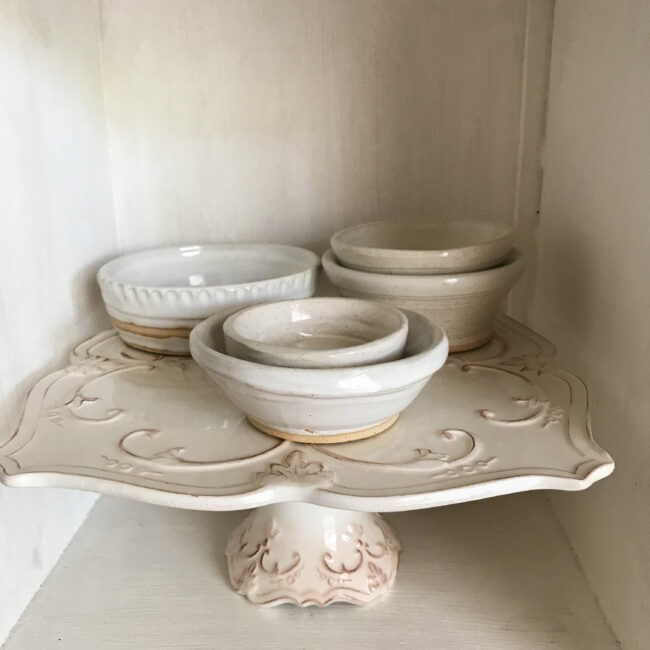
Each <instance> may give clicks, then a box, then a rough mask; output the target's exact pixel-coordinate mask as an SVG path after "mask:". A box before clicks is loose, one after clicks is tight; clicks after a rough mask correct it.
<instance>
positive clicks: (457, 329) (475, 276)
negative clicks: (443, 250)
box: [323, 249, 524, 352]
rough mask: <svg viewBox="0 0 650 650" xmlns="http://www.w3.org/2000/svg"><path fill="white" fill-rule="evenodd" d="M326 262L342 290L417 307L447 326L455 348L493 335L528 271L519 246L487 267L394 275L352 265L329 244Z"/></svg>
mask: <svg viewBox="0 0 650 650" xmlns="http://www.w3.org/2000/svg"><path fill="white" fill-rule="evenodd" d="M323 268H324V269H325V273H326V274H327V277H328V278H329V279H330V280H331V281H332V283H333V284H334V285H335V286H336V287H337V288H338V290H339V293H340V294H341V295H343V296H348V297H351V298H366V299H369V300H377V301H379V302H384V303H387V304H389V305H392V306H393V307H398V308H399V309H413V310H414V311H417V312H418V313H420V314H423V315H424V316H426V317H427V318H429V319H431V320H432V321H434V322H436V323H438V324H439V325H440V326H441V327H443V328H444V330H445V332H446V333H447V336H448V337H449V347H450V352H461V351H463V350H472V349H473V348H477V347H480V346H481V345H484V344H485V343H487V342H488V341H489V340H490V339H491V338H492V335H493V331H494V320H495V318H496V315H497V311H498V309H499V305H500V304H501V302H502V300H503V298H505V296H506V294H507V293H508V291H509V290H510V288H511V287H512V285H513V284H514V283H515V281H516V280H517V279H518V278H519V276H520V275H521V274H522V272H523V269H524V261H523V258H522V255H521V253H520V252H519V251H518V250H517V249H514V250H513V252H512V253H511V255H510V257H509V258H508V259H507V260H506V261H505V262H504V263H503V264H501V266H497V267H495V268H492V269H487V270H485V271H474V272H473V273H456V274H453V275H417V276H416V275H391V274H388V273H366V272H365V271H356V270H354V269H348V268H346V267H345V266H343V265H341V264H339V262H338V261H337V260H336V257H335V256H334V253H332V251H331V250H329V251H327V252H326V253H325V255H323Z"/></svg>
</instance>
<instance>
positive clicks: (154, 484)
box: [0, 317, 614, 606]
mask: <svg viewBox="0 0 650 650" xmlns="http://www.w3.org/2000/svg"><path fill="white" fill-rule="evenodd" d="M553 355H554V350H553V347H552V346H551V345H550V344H549V343H548V342H547V341H546V340H545V339H543V338H542V337H540V336H539V335H537V334H535V333H534V332H532V331H531V330H529V329H527V328H525V327H524V326H523V325H521V324H519V323H517V322H516V321H514V320H512V319H509V318H507V317H501V318H500V320H499V322H498V324H497V330H496V336H495V338H494V339H493V340H492V341H491V342H490V343H488V344H487V345H485V346H483V347H482V348H479V349H477V350H473V351H471V352H465V353H460V354H455V355H452V356H450V358H449V359H448V361H447V363H446V365H445V366H444V368H443V369H441V370H440V371H439V372H438V373H437V374H436V375H434V377H433V378H432V380H431V381H430V382H429V384H428V385H427V386H426V388H425V389H424V391H423V392H422V393H421V395H420V396H419V397H418V398H417V400H416V401H415V402H414V403H413V404H412V405H411V406H410V407H409V408H408V409H407V410H406V411H405V412H404V413H402V415H401V416H400V418H399V420H398V421H397V422H396V423H395V424H394V425H393V426H392V427H391V428H390V429H388V430H387V431H385V432H384V433H382V434H380V435H378V436H376V437H374V438H369V439H366V440H361V441H358V442H349V443H343V444H338V445H306V444H299V443H293V442H289V441H282V440H278V439H277V438H273V437H270V436H267V435H265V434H263V433H261V432H259V431H257V430H256V429H254V428H253V427H252V426H251V425H250V424H249V423H248V422H247V420H246V418H245V416H244V415H243V413H242V412H241V411H240V410H239V409H237V408H236V407H235V406H234V405H232V404H231V403H230V402H229V401H228V400H227V399H226V398H225V396H224V395H223V394H222V393H221V392H220V390H219V389H218V388H217V387H216V385H215V384H213V383H212V382H211V381H210V380H209V379H208V378H207V377H206V376H205V375H204V374H203V371H202V370H201V369H200V368H199V367H198V366H197V365H196V364H195V363H194V361H193V360H192V359H190V358H181V357H164V356H156V355H154V354H149V353H146V352H139V351H137V350H134V349H131V348H128V347H126V346H125V345H124V344H123V343H122V342H121V340H120V339H119V338H118V336H117V334H116V332H115V331H114V330H109V331H106V332H102V333H100V334H97V335H96V336H94V337H92V338H91V339H89V340H87V341H85V342H84V343H82V344H81V345H79V346H78V347H77V348H76V349H75V350H74V351H73V353H72V358H71V365H69V366H68V367H67V368H64V369H62V370H60V371H58V372H55V373H52V374H50V375H48V376H46V377H44V378H43V379H41V380H40V381H39V382H38V383H37V384H36V386H35V387H34V388H33V389H32V391H31V393H30V394H29V396H28V398H27V402H26V405H25V409H24V412H23V415H22V418H21V421H20V423H19V425H18V428H17V430H16V432H15V433H14V435H13V436H12V437H11V438H10V439H9V441H8V442H7V443H5V444H4V445H3V446H2V447H0V479H1V480H2V482H3V483H5V484H6V485H10V486H41V487H42V486H55V487H68V488H77V489H83V490H91V491H96V492H101V493H104V494H110V495H115V496H122V497H127V498H131V499H138V500H141V501H146V502H149V503H154V504H159V505H166V506H171V507H177V508H190V509H197V510H241V509H249V508H257V509H256V510H254V511H253V512H252V514H250V515H249V516H248V517H247V518H246V519H245V520H244V522H243V523H242V524H241V525H240V526H239V527H238V528H237V529H235V531H233V533H232V534H231V536H230V539H229V541H228V544H227V548H226V555H227V558H228V567H229V572H230V579H231V583H232V585H233V587H234V588H235V589H236V590H237V591H239V592H240V593H242V594H244V595H246V596H247V597H248V598H249V599H250V600H251V601H252V602H254V603H257V604H263V605H273V604H278V603H283V602H291V603H294V604H296V605H301V606H303V605H311V604H316V605H327V604H329V603H331V602H335V601H346V602H352V603H357V604H367V603H370V602H372V601H374V600H375V599H376V598H378V597H379V596H381V595H383V594H384V593H386V592H387V591H388V590H390V588H391V586H392V585H393V582H394V580H395V577H396V574H397V569H398V564H399V553H400V545H399V542H398V540H397V537H396V536H395V533H394V532H393V531H392V530H391V528H390V527H389V526H388V524H387V523H386V522H385V521H384V520H383V518H382V517H381V516H380V515H379V514H377V513H378V512H389V511H402V510H414V509H419V508H429V507H434V506H443V505H449V504H453V503H461V502H464V501H471V500H475V499H484V498H488V497H493V496H497V495H502V494H509V493H512V492H521V491H525V490H534V489H558V490H581V489H584V488H587V487H589V486H590V485H592V484H593V483H594V482H596V481H598V480H600V479H602V478H604V477H606V476H607V475H609V474H610V473H611V472H612V471H613V469H614V463H613V461H612V459H611V457H610V456H609V455H608V454H607V453H606V452H605V451H603V450H602V449H600V447H598V445H596V443H595V442H594V441H593V439H592V437H591V432H590V428H589V417H588V398H587V392H586V389H585V386H584V384H583V383H582V381H581V380H580V379H578V378H577V377H575V376H574V375H572V374H570V373H569V372H567V371H566V370H563V369H562V368H560V367H558V366H557V365H556V364H554V363H553V360H552V358H553Z"/></svg>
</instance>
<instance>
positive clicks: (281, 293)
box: [97, 244, 319, 354]
mask: <svg viewBox="0 0 650 650" xmlns="http://www.w3.org/2000/svg"><path fill="white" fill-rule="evenodd" d="M318 267H319V260H318V257H317V256H316V254H315V253H312V252H311V251H308V250H305V249H304V248H296V247H295V246H279V245H271V244H206V245H202V246H175V247H171V248H158V249H154V250H147V251H141V252H138V253H130V254H128V255H123V256H122V257H118V258H116V259H114V260H112V261H110V262H108V263H107V264H104V266H102V267H101V269H99V272H98V273H97V281H98V282H99V286H100V288H101V292H102V298H103V299H104V303H105V305H106V309H107V311H108V313H109V315H110V317H111V320H112V321H113V325H114V326H115V327H116V328H117V330H118V333H119V334H120V336H121V337H122V339H123V340H124V342H125V343H127V344H128V345H131V346H133V347H136V348H140V349H143V350H147V351H150V352H159V353H163V354H189V343H188V338H189V335H190V331H191V330H192V328H193V327H194V326H195V325H196V324H197V323H200V322H201V321H202V320H204V319H205V318H207V317H208V316H211V315H212V314H214V313H215V312H217V311H219V310H220V309H223V308H226V307H230V306H232V305H242V306H243V305H247V304H251V303H256V302H267V301H271V300H286V299H289V298H306V297H308V296H311V295H313V293H314V290H315V288H316V276H317V271H318Z"/></svg>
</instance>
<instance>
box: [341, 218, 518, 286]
mask: <svg viewBox="0 0 650 650" xmlns="http://www.w3.org/2000/svg"><path fill="white" fill-rule="evenodd" d="M514 236H515V234H514V230H513V229H512V227H511V226H508V225H506V224H502V223H491V222H485V221H466V220H462V221H438V222H436V221H396V220H391V221H374V222H372V223H365V224H361V225H360V226H352V227H350V228H345V229H344V230H340V231H339V232H337V233H336V234H335V235H334V236H333V237H332V239H331V245H332V249H333V250H334V253H335V255H336V257H337V258H338V260H339V261H340V262H341V264H342V265H343V266H347V267H348V268H351V269H357V270H360V271H369V272H371V273H375V272H376V273H396V274H400V275H433V274H437V273H461V272H463V273H464V272H467V271H476V270H480V269H486V268H489V267H491V266H495V265H497V264H499V263H500V262H503V260H505V259H506V257H507V256H508V254H509V253H510V251H511V249H512V246H513V243H514Z"/></svg>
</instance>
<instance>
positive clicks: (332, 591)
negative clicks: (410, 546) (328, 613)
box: [226, 506, 401, 606]
mask: <svg viewBox="0 0 650 650" xmlns="http://www.w3.org/2000/svg"><path fill="white" fill-rule="evenodd" d="M289 507H290V506H289ZM350 514H351V513H345V514H342V515H341V516H343V517H346V518H349V516H350ZM294 516H295V517H300V516H301V515H300V513H296V514H295V515H294ZM331 516H333V517H334V518H336V517H337V516H338V515H337V514H334V513H333V514H332V515H331ZM267 517H268V518H267ZM297 521H300V519H298V520H297ZM320 525H321V524H320V523H318V522H316V521H311V520H309V521H308V522H305V524H304V527H305V530H304V531H302V530H301V527H300V526H298V528H297V529H293V530H292V532H291V533H289V532H288V531H286V530H283V529H282V527H283V524H282V523H278V521H276V519H275V517H274V516H268V515H265V514H264V511H263V510H262V511H256V512H254V513H252V514H251V515H249V516H248V517H247V518H246V519H245V520H244V522H243V523H242V524H241V526H240V527H239V528H238V529H237V530H235V531H234V532H233V533H232V535H231V536H230V539H229V540H228V544H227V548H226V556H227V559H228V570H229V573H230V580H231V583H232V585H233V587H234V588H235V589H236V590H237V591H238V592H239V593H241V594H244V595H245V596H247V597H248V598H249V599H250V600H251V601H252V602H255V603H257V604H262V605H269V604H275V603H280V602H292V603H294V604H296V605H300V606H304V605H310V604H315V605H321V606H323V605H327V604H329V603H331V602H335V601H344V602H354V603H358V604H365V603H368V602H371V601H373V600H375V599H376V598H377V597H379V596H380V595H382V594H383V593H385V592H386V591H388V590H389V589H390V587H391V586H392V584H393V583H394V581H395V577H396V575H397V568H398V565H399V553H400V551H401V547H400V544H399V542H398V541H397V538H396V537H395V534H394V533H393V531H392V530H391V529H390V526H388V524H386V522H384V520H383V519H382V518H381V517H380V516H379V515H377V514H372V513H359V514H358V521H356V520H355V519H352V520H351V521H348V523H346V524H343V523H342V522H341V523H340V524H338V525H337V526H336V527H335V528H334V529H332V530H330V529H329V528H328V529H327V530H322V529H319V526H320ZM313 526H316V529H314V528H313ZM332 534H333V535H334V536H335V539H331V537H330V535H332ZM321 544H322V546H321Z"/></svg>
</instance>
